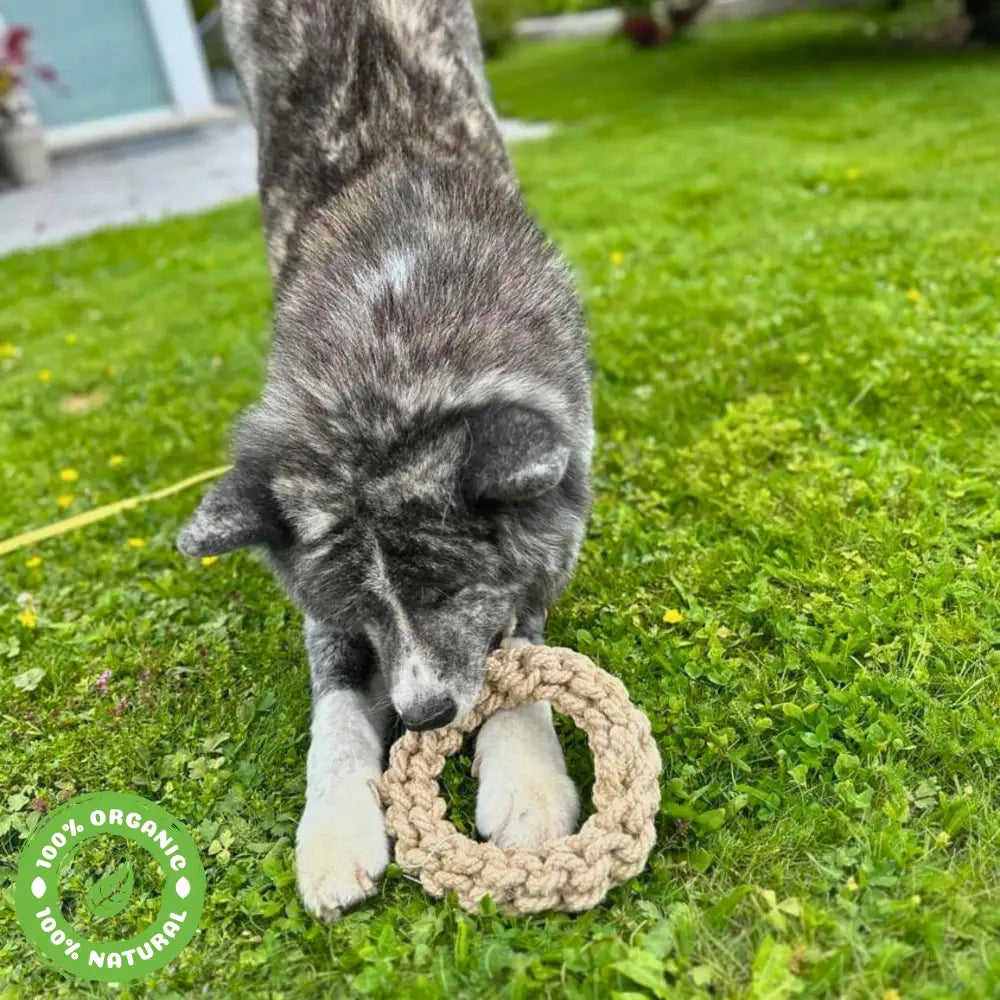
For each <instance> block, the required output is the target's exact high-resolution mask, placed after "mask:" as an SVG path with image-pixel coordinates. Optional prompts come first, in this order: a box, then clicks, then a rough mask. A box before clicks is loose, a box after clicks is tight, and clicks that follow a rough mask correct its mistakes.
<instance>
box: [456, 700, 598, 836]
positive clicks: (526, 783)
mask: <svg viewBox="0 0 1000 1000" xmlns="http://www.w3.org/2000/svg"><path fill="white" fill-rule="evenodd" d="M548 711H549V710H548V706H544V709H542V708H538V707H535V706H530V707H529V708H528V709H527V710H526V709H519V710H517V711H516V712H509V713H497V715H496V716H494V717H493V718H492V719H490V720H488V721H487V723H486V724H485V725H484V726H483V729H482V732H481V733H480V735H479V740H478V741H477V744H476V760H475V764H474V770H475V771H476V773H477V774H478V777H479V794H478V796H477V798H476V826H477V827H478V828H479V832H480V833H481V834H482V835H483V836H484V837H488V838H489V839H490V840H492V841H493V843H495V844H497V845H498V846H499V847H514V846H519V847H538V846H539V845H540V844H543V843H545V841H547V840H555V839H558V838H559V837H566V836H569V834H571V833H573V831H574V830H575V829H576V822H577V818H578V817H579V814H580V797H579V795H578V793H577V790H576V786H575V785H574V784H573V781H572V779H571V778H570V777H569V775H567V774H566V765H565V763H564V762H563V756H562V749H561V748H560V746H559V743H558V741H557V740H556V738H555V733H554V732H553V731H552V723H551V720H550V718H549V715H548Z"/></svg>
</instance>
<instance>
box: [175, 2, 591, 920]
mask: <svg viewBox="0 0 1000 1000" xmlns="http://www.w3.org/2000/svg"><path fill="white" fill-rule="evenodd" d="M222 14H223V25H224V30H225V34H226V37H227V39H228V43H229V46H230V48H231V51H232V54H233V58H234V62H235V64H236V67H237V71H238V75H239V78H240V81H241V85H242V88H243V90H244V94H245V97H246V101H247V104H248V106H249V109H250V113H251V116H252V118H253V120H254V123H255V125H256V129H257V133H258V140H259V181H260V197H261V207H262V217H263V224H264V230H265V235H266V241H267V247H268V260H269V265H270V271H271V276H272V281H273V286H274V316H273V338H272V346H271V353H270V359H269V365H268V371H267V376H266V384H265V386H264V389H263V392H262V395H261V398H260V400H259V402H258V403H257V404H256V405H255V406H253V407H252V408H251V409H250V410H249V411H248V412H247V413H246V414H245V415H244V416H243V417H242V418H241V419H240V421H239V422H238V424H237V427H236V430H235V434H234V446H233V453H234V465H233V468H232V470H231V471H230V472H229V473H228V474H227V475H226V476H225V477H224V478H223V479H222V480H220V481H219V483H218V484H217V485H216V486H215V487H214V488H213V489H212V490H210V491H209V492H208V493H207V494H206V496H205V497H204V498H203V500H202V502H201V504H200V506H199V507H198V508H197V510H196V511H195V513H194V514H193V515H192V517H191V518H190V520H189V522H188V523H187V524H186V526H185V527H184V529H183V531H182V532H181V535H180V538H179V542H178V544H179V547H180V549H181V550H182V551H183V552H184V553H186V554H187V555H190V556H207V555H218V554H221V553H225V552H229V551H231V550H233V549H236V548H239V547H244V546H254V547H258V548H260V549H261V550H262V551H263V552H264V553H265V555H266V558H267V560H268V562H269V563H270V566H271V567H272V569H273V571H274V573H275V574H276V576H277V578H278V579H279V581H280V582H281V584H282V585H283V587H284V588H285V590H286V591H287V593H288V594H289V595H290V597H291V598H292V599H293V601H294V602H295V603H296V604H297V605H298V606H299V608H300V609H301V610H302V612H303V616H304V621H305V643H306V648H307V652H308V657H309V663H310V672H311V687H312V696H313V708H312V720H311V733H310V737H311V742H310V748H309V753H308V760H307V779H306V785H307V787H306V805H305V810H304V812H303V815H302V819H301V823H300V825H299V828H298V833H297V838H296V867H297V878H298V884H299V888H300V892H301V895H302V898H303V901H304V903H305V906H306V907H307V909H308V910H309V911H310V912H312V913H313V914H315V915H316V916H318V917H319V918H321V919H335V918H337V917H338V916H340V915H341V914H342V913H343V912H344V911H345V910H347V909H348V908H349V907H351V906H353V905H355V904H357V903H358V902H360V901H361V900H363V899H364V898H365V897H366V896H368V895H370V894H371V893H372V892H373V891H374V889H375V885H376V882H377V879H378V877H379V876H380V874H381V873H382V871H383V869H384V868H385V866H386V864H387V863H388V860H389V844H388V840H387V836H386V833H385V829H384V823H383V816H382V813H381V810H380V807H379V805H378V802H377V799H376V797H375V796H374V795H373V785H374V782H375V781H376V780H377V779H378V777H379V774H380V771H381V767H382V763H383V757H384V752H385V745H386V740H387V736H388V732H389V727H390V726H391V725H392V723H393V715H394V713H395V714H396V715H397V716H398V718H399V719H401V720H402V723H403V725H404V726H405V727H407V728H409V729H429V728H436V727H439V726H443V725H446V724H447V723H450V722H451V721H452V720H454V719H455V718H456V717H459V716H461V715H462V714H464V713H465V712H467V711H468V710H469V709H471V708H472V707H473V705H474V704H475V702H476V700H477V697H478V695H479V693H480V691H481V687H482V683H483V677H484V672H485V660H486V657H487V654H488V653H489V652H490V651H491V650H493V649H495V648H497V647H498V646H499V645H500V644H501V643H502V642H508V643H509V642H534V643H538V642H542V641H544V626H545V617H546V614H547V610H548V608H549V607H550V605H551V604H552V603H553V602H554V601H555V600H556V599H557V598H558V597H559V595H560V594H561V593H562V592H563V590H564V589H565V587H566V585H567V583H568V581H569V579H570V576H571V573H572V571H573V568H574V566H575V563H576V561H577V558H578V554H579V551H580V546H581V543H582V540H583V536H584V533H585V530H586V523H587V516H588V511H589V505H590V493H591V487H590V472H589V470H590V460H591V452H592V448H593V418H592V403H591V384H590V383H591V371H590V364H589V359H588V346H587V333H586V327H585V322H584V317H583V311H582V308H581V305H580V302H579V299H578V296H577V293H576V290H575V287H574V282H573V280H572V277H571V274H570V272H569V270H568V268H567V266H566V264H565V263H564V261H563V259H562V258H561V256H560V254H559V252H558V251H557V250H556V248H555V247H554V246H553V244H552V243H551V242H550V241H549V240H548V239H547V238H546V237H545V236H544V235H543V234H542V233H541V232H540V230H539V229H538V227H537V226H536V225H535V223H534V222H533V221H532V220H531V218H530V217H529V215H528V213H527V211H526V209H525V206H524V202H523V199H522V195H521V193H520V188H519V185H518V182H517V180H516V178H515V176H514V173H513V170H512V167H511V162H510V159H509V156H508V152H507V150H506V148H505V146H504V143H503V139H502V137H501V133H500V130H499V127H498V121H497V117H496V114H495V111H494V109H493V106H492V103H491V99H490V96H489V91H488V87H487V82H486V77H485V75H484V70H483V58H482V53H481V48H480V43H479V37H478V34H477V29H476V22H475V18H474V14H473V10H472V7H471V6H470V3H469V2H468V0H223V5H222ZM475 757H476V766H475V770H476V773H477V776H478V781H479V788H478V799H477V806H476V820H477V826H478V828H479V830H480V832H481V833H482V835H483V836H485V837H489V838H491V839H492V840H493V841H494V842H496V843H497V844H499V845H501V846H509V845H514V844H520V845H525V846H532V845H537V844H539V843H541V842H543V841H545V840H547V839H549V838H552V837H560V836H564V835H566V834H568V833H570V832H572V830H573V828H574V826H575V823H576V820H577V814H578V797H577V792H576V789H575V787H574V785H573V783H572V781H571V780H570V779H569V777H568V776H567V773H566V768H565V764H564V761H563V757H562V752H561V750H560V747H559V744H558V742H557V740H556V736H555V732H554V729H553V726H552V718H551V711H550V709H549V706H547V705H546V704H544V703H539V704H535V705H531V706H529V707H525V708H522V709H518V710H516V711H511V712H501V713H499V714H498V715H496V716H494V717H493V718H491V719H490V720H489V721H488V722H487V723H486V724H485V725H484V726H483V727H482V730H481V732H480V735H479V737H478V742H477V746H476V755H475Z"/></svg>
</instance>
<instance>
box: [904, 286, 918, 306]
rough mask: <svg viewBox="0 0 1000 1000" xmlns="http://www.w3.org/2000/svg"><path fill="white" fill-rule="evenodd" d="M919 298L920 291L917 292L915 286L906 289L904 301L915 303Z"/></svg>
mask: <svg viewBox="0 0 1000 1000" xmlns="http://www.w3.org/2000/svg"><path fill="white" fill-rule="evenodd" d="M920 299H921V295H920V292H918V291H917V290H916V289H915V288H908V289H907V290H906V301H907V302H913V303H917V302H919V301H920Z"/></svg>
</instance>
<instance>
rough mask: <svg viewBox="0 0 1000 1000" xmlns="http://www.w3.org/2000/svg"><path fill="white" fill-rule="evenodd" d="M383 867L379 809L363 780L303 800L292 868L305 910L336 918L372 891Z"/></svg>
mask: <svg viewBox="0 0 1000 1000" xmlns="http://www.w3.org/2000/svg"><path fill="white" fill-rule="evenodd" d="M388 863H389V840H388V837H387V836H386V832H385V822H384V820H383V817H382V810H381V809H380V808H379V806H378V804H377V802H376V801H375V797H374V794H373V792H372V789H371V788H370V786H369V785H368V783H367V782H366V781H357V782H351V783H350V784H349V785H344V786H342V787H339V788H338V789H337V792H336V795H333V796H330V797H328V798H325V799H321V800H319V801H318V802H310V801H308V800H307V802H306V809H305V812H304V813H303V814H302V819H301V821H300V822H299V829H298V834H297V835H296V838H295V867H296V871H297V874H298V883H299V892H300V893H301V894H302V902H303V903H304V904H305V907H306V909H307V910H308V911H309V912H310V913H312V914H313V915H314V916H316V917H318V918H319V919H320V920H337V919H339V918H340V916H341V915H342V914H343V913H344V911H345V910H348V909H350V908H351V907H352V906H356V905H357V904H358V903H360V902H362V901H363V900H364V899H366V898H367V897H368V896H370V895H372V893H374V892H375V888H376V883H377V881H378V879H379V878H380V876H381V875H382V872H383V871H385V866H386V865H387V864H388Z"/></svg>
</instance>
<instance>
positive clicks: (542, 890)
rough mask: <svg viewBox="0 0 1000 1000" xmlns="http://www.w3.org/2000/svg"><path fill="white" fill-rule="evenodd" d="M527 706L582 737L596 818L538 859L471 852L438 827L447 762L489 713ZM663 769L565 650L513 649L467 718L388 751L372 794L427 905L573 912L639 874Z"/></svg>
mask: <svg viewBox="0 0 1000 1000" xmlns="http://www.w3.org/2000/svg"><path fill="white" fill-rule="evenodd" d="M531 701H550V702H551V703H552V705H553V706H554V707H555V708H556V709H557V710H558V711H559V712H562V713H563V714H564V715H568V716H570V717H571V718H572V719H573V721H574V722H575V723H576V725H577V726H579V727H580V728H581V729H583V730H584V731H585V732H586V734H587V738H588V740H589V742H590V748H591V750H592V752H593V754H594V790H593V800H594V805H595V807H596V810H597V811H596V812H595V813H594V815H592V816H591V817H589V818H588V819H587V821H586V822H585V823H584V824H583V827H582V828H581V829H580V831H579V832H578V833H575V834H573V835H572V836H569V837H563V838H561V839H557V840H550V841H548V842H547V843H544V844H542V845H541V847H539V848H537V849H536V850H528V849H526V848H523V847H511V848H507V849H506V850H504V849H501V848H500V847H497V846H496V845H495V844H481V843H477V842H476V841H474V840H470V839H469V838H468V837H465V836H463V835H462V834H460V833H459V832H458V831H457V830H456V829H455V827H454V826H452V824H451V823H450V822H448V820H447V818H446V815H445V814H446V811H447V806H446V804H445V801H444V799H443V798H441V795H440V794H439V792H440V789H439V787H438V779H439V778H440V776H441V771H442V770H443V768H444V762H445V759H446V758H447V757H450V756H451V755H452V754H454V753H456V752H457V751H458V749H459V748H460V747H461V745H462V738H463V736H465V735H466V734H467V733H470V732H472V731H473V730H474V729H476V728H478V727H479V726H480V725H481V724H482V723H483V721H484V720H485V719H487V718H488V717H489V716H490V715H492V714H493V713H494V712H496V711H498V710H500V709H505V708H506V709H510V708H517V706H518V705H522V704H524V703H525V702H531ZM661 769H662V765H661V762H660V754H659V751H658V750H657V748H656V743H655V742H654V741H653V738H652V736H651V735H650V726H649V720H648V719H647V718H646V716H645V715H643V714H642V712H640V711H639V710H638V709H637V708H636V707H635V706H634V705H633V704H632V702H631V701H630V700H629V696H628V691H626V690H625V685H624V684H622V682H621V681H620V680H618V678H616V677H612V676H611V675H610V674H608V673H605V671H603V670H601V669H600V668H599V667H597V666H595V665H594V664H593V663H592V662H591V661H590V660H589V659H587V657H585V656H583V655H582V654H580V653H576V652H574V651H573V650H571V649H556V648H551V647H548V646H514V647H512V648H510V649H504V650H500V651H498V652H496V653H494V654H493V655H492V656H491V657H490V659H489V661H488V667H487V678H486V685H485V689H484V694H483V695H482V697H481V698H480V700H479V703H478V704H477V705H476V707H475V708H474V709H473V710H472V712H470V713H469V714H468V715H467V716H465V717H464V718H463V719H460V720H459V721H458V722H456V723H454V724H452V725H450V726H447V727H445V728H444V729H437V730H433V731H430V732H409V733H406V734H405V735H404V736H403V737H402V738H401V739H399V740H398V741H397V742H396V743H395V745H394V746H393V748H392V750H391V751H390V754H389V767H388V769H387V770H386V772H385V774H384V775H383V776H382V781H381V785H380V789H379V793H380V796H381V798H382V802H383V804H384V805H385V806H386V825H387V827H388V830H389V834H390V836H392V837H395V839H396V861H397V863H398V864H399V866H400V867H401V868H402V869H403V870H404V871H407V872H410V873H412V874H419V876H420V881H421V883H422V885H423V887H424V889H425V890H426V891H427V892H428V893H429V894H430V895H432V896H439V897H440V896H444V895H446V894H447V893H448V892H454V893H455V895H456V897H457V898H458V902H459V904H460V905H461V906H462V907H464V908H465V909H467V910H475V909H476V908H477V907H478V905H479V901H480V899H482V897H484V896H486V895H489V896H490V897H491V898H492V899H493V902H494V903H496V905H497V907H498V909H499V910H500V911H501V912H503V913H506V914H510V915H514V914H521V913H537V912H539V911H542V910H565V911H567V912H570V913H575V912H578V911H580V910H586V909H590V908H591V907H593V906H596V905H597V904H598V903H600V902H601V900H602V899H604V897H605V896H606V895H607V893H608V891H609V890H610V889H612V888H613V887H614V886H616V885H620V884H621V883H622V882H624V881H626V880H627V879H630V878H632V877H633V876H634V875H638V874H639V872H640V871H642V869H643V868H644V867H645V864H646V860H647V859H648V857H649V852H650V851H651V850H652V848H653V843H654V841H655V840H656V831H655V828H654V825H653V821H654V819H655V817H656V814H657V811H658V809H659V805H660V782H659V777H660V772H661Z"/></svg>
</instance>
